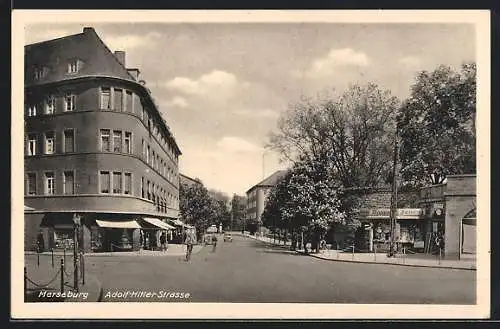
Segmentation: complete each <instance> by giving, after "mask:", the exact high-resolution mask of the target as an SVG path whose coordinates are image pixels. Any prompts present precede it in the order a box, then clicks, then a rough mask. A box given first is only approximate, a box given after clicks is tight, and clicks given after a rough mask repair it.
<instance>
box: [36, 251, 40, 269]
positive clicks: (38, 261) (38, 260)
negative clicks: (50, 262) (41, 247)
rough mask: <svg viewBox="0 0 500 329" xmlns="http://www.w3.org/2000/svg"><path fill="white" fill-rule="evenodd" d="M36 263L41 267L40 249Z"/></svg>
mask: <svg viewBox="0 0 500 329" xmlns="http://www.w3.org/2000/svg"><path fill="white" fill-rule="evenodd" d="M36 265H37V266H38V267H40V251H38V252H37V253H36Z"/></svg>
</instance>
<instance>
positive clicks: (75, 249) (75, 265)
mask: <svg viewBox="0 0 500 329" xmlns="http://www.w3.org/2000/svg"><path fill="white" fill-rule="evenodd" d="M81 220H82V218H81V216H80V215H79V214H73V224H74V226H73V271H74V272H73V284H74V287H75V290H76V291H77V292H78V231H79V228H80V225H81Z"/></svg>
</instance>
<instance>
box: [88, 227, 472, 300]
mask: <svg viewBox="0 0 500 329" xmlns="http://www.w3.org/2000/svg"><path fill="white" fill-rule="evenodd" d="M211 250H212V247H211V246H206V247H205V248H203V249H202V250H201V251H200V252H199V253H197V254H193V256H192V259H191V261H190V262H185V261H184V259H183V258H182V257H178V256H172V257H127V256H113V257H87V261H86V268H87V270H88V273H91V274H94V275H97V277H98V278H99V280H101V282H102V285H103V288H104V295H103V297H104V298H103V301H115V302H116V301H121V302H123V301H145V302H146V301H147V302H159V301H164V302H175V301H179V302H186V301H190V302H273V303H276V302H284V303H294V302H299V303H308V302H311V303H377V304H379V303H398V304H399V303H409V304H432V303H437V304H474V303H475V275H476V272H475V271H464V270H452V269H435V268H418V267H403V266H395V265H379V264H355V263H343V262H335V261H324V260H319V259H315V258H312V257H308V256H303V255H297V254H295V253H292V252H290V251H287V250H283V249H280V248H279V247H270V246H267V245H266V244H264V243H262V242H260V241H255V240H251V239H248V238H243V237H241V236H234V241H233V242H220V243H219V245H218V246H217V251H216V253H212V252H211ZM127 291H129V293H128V296H127V297H126V298H124V297H121V298H120V297H114V298H112V297H111V296H113V293H114V295H115V296H116V295H117V294H118V293H122V294H123V293H125V292H127ZM132 292H136V295H135V297H133V296H131V295H132ZM140 292H143V296H141V295H140ZM146 292H150V293H151V294H152V295H153V294H154V293H156V296H154V297H151V296H150V297H149V298H148V297H146V296H145V294H146ZM170 292H173V293H176V292H177V293H179V295H180V294H182V293H183V294H184V295H185V294H186V293H188V294H189V298H168V296H169V295H168V294H167V293H170ZM179 295H178V296H179Z"/></svg>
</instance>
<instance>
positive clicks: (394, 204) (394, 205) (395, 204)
mask: <svg viewBox="0 0 500 329" xmlns="http://www.w3.org/2000/svg"><path fill="white" fill-rule="evenodd" d="M398 153H399V147H398V130H397V126H396V136H395V138H394V158H393V163H392V194H391V211H390V216H389V219H390V221H391V223H390V224H391V236H390V246H389V257H393V256H394V242H395V241H394V234H395V229H396V216H397V211H398V210H397V208H398V201H397V200H398V183H397V181H398V180H397V164H398Z"/></svg>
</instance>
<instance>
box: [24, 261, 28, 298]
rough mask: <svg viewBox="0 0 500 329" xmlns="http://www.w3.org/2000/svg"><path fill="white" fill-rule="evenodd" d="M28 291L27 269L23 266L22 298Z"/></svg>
mask: <svg viewBox="0 0 500 329" xmlns="http://www.w3.org/2000/svg"><path fill="white" fill-rule="evenodd" d="M27 291H28V270H26V266H25V267H24V298H26V294H27Z"/></svg>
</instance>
